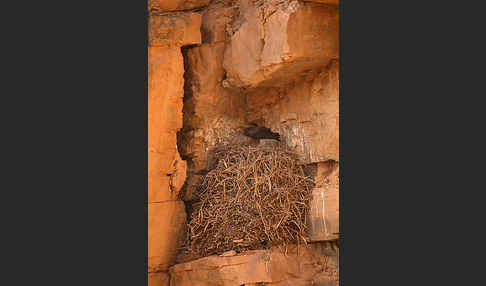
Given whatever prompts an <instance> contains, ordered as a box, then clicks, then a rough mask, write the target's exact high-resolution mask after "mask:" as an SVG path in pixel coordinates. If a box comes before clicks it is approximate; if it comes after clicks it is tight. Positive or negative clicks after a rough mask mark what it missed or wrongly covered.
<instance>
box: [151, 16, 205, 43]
mask: <svg viewBox="0 0 486 286" xmlns="http://www.w3.org/2000/svg"><path fill="white" fill-rule="evenodd" d="M200 28H201V14H198V13H190V12H187V13H180V12H174V13H170V14H166V15H151V16H150V17H149V46H175V47H181V46H185V45H192V44H200V43H201V32H200Z"/></svg>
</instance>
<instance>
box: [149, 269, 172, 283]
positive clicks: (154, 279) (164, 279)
mask: <svg viewBox="0 0 486 286" xmlns="http://www.w3.org/2000/svg"><path fill="white" fill-rule="evenodd" d="M148 286H169V274H167V272H151V273H149V274H148Z"/></svg>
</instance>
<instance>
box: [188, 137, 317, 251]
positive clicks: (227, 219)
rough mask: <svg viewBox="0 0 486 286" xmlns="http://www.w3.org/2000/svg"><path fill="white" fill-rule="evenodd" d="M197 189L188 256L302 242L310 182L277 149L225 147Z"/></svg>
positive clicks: (292, 158) (291, 156) (287, 154)
mask: <svg viewBox="0 0 486 286" xmlns="http://www.w3.org/2000/svg"><path fill="white" fill-rule="evenodd" d="M215 157H216V158H217V165H216V167H215V168H214V169H213V170H211V171H210V172H209V173H207V174H206V175H205V176H204V178H203V180H202V182H201V184H200V185H199V187H198V191H197V194H196V195H197V196H198V197H199V199H200V202H199V203H197V204H195V208H194V210H193V212H192V214H191V217H190V221H189V234H188V237H189V238H188V239H189V242H190V245H189V250H190V252H192V253H193V255H195V256H199V257H202V256H207V255H212V254H217V253H222V252H225V251H228V250H232V249H234V250H238V251H242V250H249V249H261V248H266V247H270V246H272V245H279V244H287V243H299V242H305V241H306V240H307V234H306V217H307V213H308V209H309V201H310V199H311V191H312V187H313V185H314V183H313V180H312V179H311V178H310V177H308V176H306V175H305V174H304V170H303V168H302V166H301V165H299V163H298V162H297V160H296V159H295V157H296V156H295V155H294V154H293V153H291V152H290V151H288V150H284V149H282V148H281V147H277V148H269V147H265V146H258V147H255V146H227V147H225V148H224V149H220V150H219V151H216V153H215Z"/></svg>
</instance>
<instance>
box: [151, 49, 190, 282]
mask: <svg viewBox="0 0 486 286" xmlns="http://www.w3.org/2000/svg"><path fill="white" fill-rule="evenodd" d="M148 67H149V71H148V202H149V205H148V235H149V237H148V271H149V273H150V272H159V271H162V270H166V269H167V268H168V266H169V265H170V264H172V263H173V261H174V258H175V255H176V252H177V249H178V247H179V245H180V241H179V240H180V237H181V235H183V233H184V230H185V228H184V227H185V218H186V212H185V206H184V203H183V202H182V201H175V200H176V199H177V197H178V193H179V191H180V189H181V188H182V185H183V184H184V180H185V178H186V162H185V161H183V160H182V159H181V158H180V155H179V152H178V150H177V138H176V137H177V135H176V134H177V131H178V130H179V129H180V128H181V127H182V98H183V95H184V91H183V85H184V78H183V75H184V64H183V57H182V54H181V50H180V47H173V48H169V47H153V46H151V47H149V50H148ZM160 275H161V276H164V275H163V274H160ZM150 279H151V280H150V281H152V282H150V283H152V285H167V279H166V278H163V277H162V278H160V279H159V278H157V275H155V276H153V275H152V276H151V277H150ZM163 279H165V280H163ZM164 281H166V282H164Z"/></svg>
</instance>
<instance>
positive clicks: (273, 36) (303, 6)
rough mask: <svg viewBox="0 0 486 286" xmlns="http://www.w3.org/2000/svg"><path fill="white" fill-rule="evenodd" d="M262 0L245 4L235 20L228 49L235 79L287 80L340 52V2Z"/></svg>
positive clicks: (252, 82)
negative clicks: (317, 2) (332, 3)
mask: <svg viewBox="0 0 486 286" xmlns="http://www.w3.org/2000/svg"><path fill="white" fill-rule="evenodd" d="M260 2H261V1H260ZM261 3H263V4H261V5H248V7H245V9H243V8H241V7H240V14H241V13H243V14H242V15H241V16H240V18H238V19H236V21H235V22H234V23H233V28H232V31H231V33H232V36H231V42H230V43H229V45H228V46H227V48H226V50H225V55H224V68H225V70H226V72H227V77H228V79H227V82H228V83H229V84H232V85H234V86H239V87H258V86H281V85H282V84H284V83H285V82H291V81H293V80H294V79H295V78H296V77H297V76H298V75H300V74H301V73H302V72H305V71H306V70H309V69H315V68H318V67H321V66H324V65H327V64H328V62H329V61H330V60H331V59H335V58H337V57H338V52H339V45H338V24H339V21H338V10H337V8H336V7H333V6H328V5H319V4H314V3H305V2H299V1H280V2H277V1H271V0H265V1H263V2H261ZM242 11H243V12H242Z"/></svg>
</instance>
